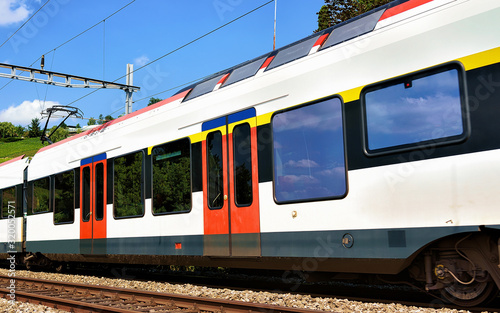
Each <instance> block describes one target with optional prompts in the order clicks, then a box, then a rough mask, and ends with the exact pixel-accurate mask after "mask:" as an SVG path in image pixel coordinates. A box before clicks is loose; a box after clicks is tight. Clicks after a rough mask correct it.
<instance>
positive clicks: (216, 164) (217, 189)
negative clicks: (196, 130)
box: [207, 131, 224, 209]
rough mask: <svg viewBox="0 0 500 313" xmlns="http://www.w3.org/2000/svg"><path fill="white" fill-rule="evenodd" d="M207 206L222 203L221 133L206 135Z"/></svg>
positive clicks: (215, 206)
mask: <svg viewBox="0 0 500 313" xmlns="http://www.w3.org/2000/svg"><path fill="white" fill-rule="evenodd" d="M207 147H208V148H207V150H208V156H207V162H208V207H209V208H210V209H220V208H222V206H223V205H224V171H223V166H222V157H223V155H222V133H221V132H220V131H215V132H211V133H209V134H208V135H207Z"/></svg>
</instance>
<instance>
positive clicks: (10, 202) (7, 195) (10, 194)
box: [0, 187, 16, 218]
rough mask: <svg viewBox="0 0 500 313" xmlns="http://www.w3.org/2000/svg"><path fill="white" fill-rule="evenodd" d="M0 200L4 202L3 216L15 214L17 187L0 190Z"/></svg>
mask: <svg viewBox="0 0 500 313" xmlns="http://www.w3.org/2000/svg"><path fill="white" fill-rule="evenodd" d="M0 201H1V203H2V212H1V213H2V218H8V217H9V214H10V215H11V216H14V215H15V210H16V187H10V188H5V189H4V190H0Z"/></svg>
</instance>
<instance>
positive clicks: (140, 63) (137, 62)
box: [0, 0, 149, 66]
mask: <svg viewBox="0 0 500 313" xmlns="http://www.w3.org/2000/svg"><path fill="white" fill-rule="evenodd" d="M0 1H1V0H0ZM148 62H149V58H148V57H147V56H145V55H141V56H140V57H138V58H135V60H134V64H135V65H137V66H144V65H146V64H147V63H148Z"/></svg>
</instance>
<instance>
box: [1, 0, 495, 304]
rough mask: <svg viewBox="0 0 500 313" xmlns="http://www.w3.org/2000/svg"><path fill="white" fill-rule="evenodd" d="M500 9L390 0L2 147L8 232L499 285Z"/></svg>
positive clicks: (58, 247)
mask: <svg viewBox="0 0 500 313" xmlns="http://www.w3.org/2000/svg"><path fill="white" fill-rule="evenodd" d="M498 29H500V2H499V1H496V0H407V1H394V2H392V3H390V4H388V5H385V6H383V7H380V8H378V9H375V10H373V11H371V12H369V13H367V14H364V15H362V16H360V17H358V18H355V19H353V20H350V21H347V22H345V23H342V24H340V25H337V26H334V27H332V28H330V29H326V30H324V31H322V32H319V33H315V34H313V35H311V36H310V37H307V38H305V39H303V40H301V41H298V42H296V43H293V44H290V45H288V46H285V47H283V48H281V49H278V50H276V51H273V52H270V53H268V54H265V55H263V56H260V57H258V58H255V59H253V60H250V61H248V62H245V63H243V64H240V65H237V66H235V67H233V68H230V69H227V70H224V71H221V72H219V73H216V74H214V75H212V76H210V77H208V78H206V79H204V80H202V81H200V82H198V83H196V84H194V85H192V86H190V87H188V88H186V89H183V90H180V91H179V92H177V93H176V94H175V95H173V96H172V97H170V98H168V99H166V100H163V101H161V102H159V103H156V104H154V105H152V106H149V107H147V108H144V109H142V110H139V111H137V112H134V113H132V114H129V115H126V116H124V117H121V118H119V119H116V120H113V121H110V122H108V123H106V124H104V125H102V126H100V127H98V128H96V129H93V130H90V131H87V132H85V133H82V134H79V135H76V136H74V137H71V138H68V139H66V140H64V141H60V142H57V143H54V144H52V145H49V146H46V147H44V148H42V149H41V150H40V151H39V152H38V153H36V155H35V156H34V157H33V158H32V159H31V161H30V162H29V163H28V162H27V161H26V160H25V159H23V158H18V159H16V160H13V161H11V162H10V163H9V164H0V175H1V177H2V179H1V182H0V184H1V185H0V189H1V195H2V199H3V200H2V210H1V212H2V217H3V219H2V220H0V229H3V230H2V231H1V234H0V240H1V241H2V242H3V243H0V249H1V252H3V255H5V256H6V257H7V256H8V255H10V254H11V253H12V252H13V251H17V254H16V256H17V257H18V259H21V258H23V260H24V261H25V262H26V264H27V265H28V266H31V265H37V264H42V263H44V262H100V263H106V262H107V263H128V264H165V265H168V264H178V265H199V266H222V267H236V268H254V269H279V270H285V271H288V272H287V273H291V272H293V271H303V272H305V273H313V272H314V273H323V272H325V273H326V272H330V273H362V274H380V275H382V274H391V275H397V274H407V275H408V277H411V279H412V280H413V281H418V282H420V284H421V286H424V287H425V288H426V289H427V290H429V291H432V292H441V293H442V295H443V296H444V297H445V298H446V299H448V300H449V301H451V302H454V303H458V304H461V305H466V306H474V305H477V304H479V303H482V302H485V301H487V300H488V299H490V298H492V297H494V296H495V295H496V293H497V291H498V287H499V286H500V269H499V235H500V210H499V208H498V205H499V203H500V192H499V187H500V161H499V160H500V140H499V137H498V134H500V123H499V122H498V121H499V120H500V36H499V35H498V32H497V30H498ZM23 190H24V193H23ZM23 194H24V198H23ZM23 199H25V203H24V205H23ZM11 207H15V208H17V209H15V211H16V212H17V213H16V215H15V217H13V216H11V217H10V218H9V214H10V213H9V212H10V211H9V209H10V208H11ZM9 223H15V225H16V228H15V229H16V232H17V233H16V234H15V237H14V238H15V239H14V240H11V239H12V238H10V237H6V236H5V233H6V231H7V230H8V229H9V228H8V227H9ZM11 242H13V244H12V243H11Z"/></svg>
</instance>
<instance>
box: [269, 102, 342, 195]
mask: <svg viewBox="0 0 500 313" xmlns="http://www.w3.org/2000/svg"><path fill="white" fill-rule="evenodd" d="M271 125H272V131H273V161H274V197H275V200H276V202H278V203H286V202H299V201H313V200H323V199H333V198H340V197H343V196H345V194H346V192H347V182H346V180H347V179H346V167H345V155H344V131H343V117H342V103H341V101H340V99H338V98H331V99H328V100H325V101H321V102H317V103H314V104H311V105H307V106H302V107H299V108H297V109H292V110H287V111H282V112H278V113H277V114H276V115H274V116H273V118H272V121H271Z"/></svg>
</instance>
